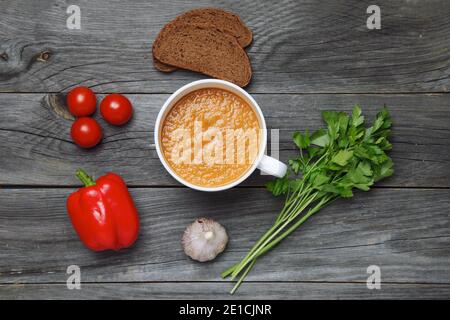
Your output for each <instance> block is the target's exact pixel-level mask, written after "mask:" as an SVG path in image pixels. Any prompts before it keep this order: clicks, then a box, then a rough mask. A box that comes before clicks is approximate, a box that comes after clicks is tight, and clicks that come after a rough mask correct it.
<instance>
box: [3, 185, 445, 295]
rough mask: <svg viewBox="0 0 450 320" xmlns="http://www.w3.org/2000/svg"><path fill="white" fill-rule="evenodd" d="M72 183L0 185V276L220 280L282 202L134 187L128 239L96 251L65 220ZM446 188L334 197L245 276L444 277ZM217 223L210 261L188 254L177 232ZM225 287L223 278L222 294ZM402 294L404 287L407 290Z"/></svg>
mask: <svg viewBox="0 0 450 320" xmlns="http://www.w3.org/2000/svg"><path fill="white" fill-rule="evenodd" d="M70 192H72V189H71V188H59V189H34V188H32V189H0V283H3V284H8V283H65V281H66V280H67V274H66V269H67V267H68V266H69V265H72V264H75V265H78V266H80V268H81V273H82V281H84V282H141V281H152V282H153V281H158V282H162V281H185V282H186V281H219V280H220V276H219V274H220V273H221V272H222V271H223V270H225V269H226V268H228V267H229V266H231V265H232V264H234V263H236V262H238V261H239V260H240V259H242V257H243V256H244V255H245V253H246V252H247V250H248V249H249V248H250V246H251V245H252V244H253V243H254V242H255V241H256V240H257V239H258V238H259V237H260V236H261V235H262V234H263V233H264V231H266V230H267V229H268V228H269V227H270V225H271V224H272V222H273V220H274V218H275V216H276V213H277V211H278V210H279V209H280V206H281V200H282V199H276V198H274V197H272V196H271V195H270V194H269V193H268V192H267V191H265V190H262V189H259V188H242V189H233V190H229V191H225V192H221V193H213V194H210V193H202V192H197V191H193V190H190V189H186V188H137V189H132V190H131V193H132V195H133V197H134V199H135V202H136V205H137V208H138V210H139V212H140V217H141V231H140V237H139V239H138V242H137V243H136V245H135V246H134V247H132V248H130V249H128V250H124V251H121V252H118V253H114V252H101V253H94V252H92V251H89V250H88V249H86V248H85V247H84V246H83V245H82V243H81V242H80V241H79V239H78V237H77V235H76V234H75V232H74V230H73V229H72V227H71V225H70V222H69V219H68V217H67V213H66V208H65V200H66V198H67V196H68V194H69V193H70ZM449 206H450V190H444V189H443V190H427V189H406V190H405V189H389V188H386V189H375V190H372V191H370V192H368V193H363V192H359V193H358V194H357V195H356V196H355V197H354V198H352V199H349V200H340V201H338V202H335V203H334V204H332V205H330V206H329V207H327V208H326V209H324V210H322V211H321V212H320V213H318V214H317V215H316V216H314V217H312V218H311V219H310V220H309V221H308V222H307V223H306V224H304V225H303V226H302V227H301V228H300V229H299V230H298V231H297V232H295V233H294V234H292V235H291V236H290V237H289V238H288V239H286V240H285V241H284V242H282V243H281V244H280V245H279V246H278V247H277V248H276V250H275V251H273V252H270V253H269V254H267V255H266V256H264V257H262V258H261V259H260V261H259V263H257V264H256V265H255V267H254V269H253V270H252V272H251V273H250V275H249V277H248V280H249V281H319V282H355V281H357V282H365V281H366V279H367V277H368V275H367V272H366V270H367V267H368V266H370V265H378V266H380V268H381V272H382V281H383V282H386V283H389V282H393V283H398V282H400V283H405V282H406V283H432V284H448V282H449V281H448V280H449V279H450V269H449V268H448V262H449V261H450V250H449V249H448V248H449V246H450V236H449V234H450V219H449ZM201 216H208V217H212V218H214V219H216V220H217V221H219V222H220V223H221V224H223V226H225V228H227V231H228V233H229V236H230V242H229V245H228V248H227V250H226V251H225V252H224V253H223V254H222V255H220V256H219V257H218V258H217V259H216V260H215V261H214V262H211V263H204V264H201V263H198V262H194V261H192V260H190V259H189V258H187V257H186V256H185V255H184V253H183V251H182V248H181V245H180V239H181V236H182V233H183V231H184V228H185V227H186V226H187V225H188V224H189V223H190V222H192V221H193V220H194V219H195V218H197V217H201ZM229 287H230V284H229V283H228V284H226V283H224V284H223V288H224V291H226V290H227V289H229ZM405 296H407V293H406V292H405Z"/></svg>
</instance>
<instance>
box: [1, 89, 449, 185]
mask: <svg viewBox="0 0 450 320" xmlns="http://www.w3.org/2000/svg"><path fill="white" fill-rule="evenodd" d="M101 97H102V96H100V98H101ZM128 97H129V98H130V99H131V101H132V102H133V104H134V107H135V116H134V119H133V121H132V122H131V123H130V124H128V125H126V126H124V127H119V128H118V127H113V126H110V125H107V124H104V122H103V120H102V119H100V120H99V121H100V122H101V123H102V125H103V129H104V131H105V137H104V139H103V142H102V144H101V145H100V146H98V147H97V148H95V149H93V150H82V149H80V148H78V147H77V146H76V145H74V144H73V142H72V141H71V138H70V126H71V124H72V122H71V121H68V120H65V119H63V118H61V117H59V116H58V115H56V114H55V113H54V112H53V111H52V110H51V109H49V107H48V105H46V104H45V103H43V101H44V94H1V95H0V109H1V110H2V115H1V117H0V154H1V157H0V184H4V185H35V186H40V185H53V186H67V185H71V186H73V185H78V181H77V180H76V178H75V177H74V176H73V173H74V172H75V170H76V169H77V168H79V167H80V166H82V167H83V168H85V169H86V170H87V171H89V172H90V173H91V174H93V175H94V176H99V175H101V174H103V173H104V172H105V171H106V170H111V171H115V172H118V173H120V174H121V175H123V177H124V178H125V180H126V181H127V183H128V184H129V185H134V186H178V185H179V184H178V182H176V181H175V180H174V179H173V178H172V177H170V175H169V174H168V173H167V172H166V171H165V170H164V168H163V166H162V165H161V163H160V161H159V159H158V156H157V154H156V150H155V148H154V146H153V142H154V141H153V129H154V124H155V119H156V116H157V114H158V112H159V109H160V108H161V106H162V104H163V103H164V101H165V99H167V97H168V95H159V94H155V95H153V94H151V95H145V94H138V95H134V94H133V95H128ZM255 99H256V100H257V101H258V102H259V104H260V106H261V108H262V110H263V112H264V114H265V116H266V120H267V125H268V127H269V128H271V129H279V130H280V132H279V133H280V149H281V151H280V156H281V159H282V160H284V161H285V160H287V159H288V158H289V157H292V156H293V155H294V153H295V152H297V151H295V147H294V144H293V143H292V140H291V136H292V133H293V132H294V131H295V130H305V129H307V128H310V129H313V130H314V129H316V128H319V127H321V126H323V123H322V119H321V116H320V111H322V110H326V109H334V110H344V111H350V110H351V108H352V106H353V105H354V104H360V105H361V106H362V107H363V111H364V114H366V115H367V118H368V120H370V121H372V120H373V118H374V115H375V113H376V112H377V111H378V110H380V108H381V106H382V105H383V104H386V105H388V106H389V108H390V110H391V112H392V117H393V121H394V127H393V134H392V141H393V150H392V152H391V156H392V158H393V159H394V162H395V175H394V177H392V178H390V179H387V180H386V181H383V182H382V183H381V185H383V186H395V187H450V112H449V107H450V101H449V99H450V96H449V95H448V94H414V95H408V94H399V95H397V94H396V95H392V94H387V95H385V94H372V95H367V94H366V95H354V94H349V95H347V94H342V95H341V94H340V95H322V94H319V95H315V94H314V95H309V94H307V95H290V94H289V95H285V94H256V95H255ZM97 118H100V116H99V115H97ZM269 151H270V150H269ZM268 179H269V177H267V176H261V175H259V173H255V174H254V175H253V176H252V177H251V178H250V179H249V180H248V181H246V182H245V183H244V185H253V186H255V185H258V186H260V185H263V184H264V182H266V181H268Z"/></svg>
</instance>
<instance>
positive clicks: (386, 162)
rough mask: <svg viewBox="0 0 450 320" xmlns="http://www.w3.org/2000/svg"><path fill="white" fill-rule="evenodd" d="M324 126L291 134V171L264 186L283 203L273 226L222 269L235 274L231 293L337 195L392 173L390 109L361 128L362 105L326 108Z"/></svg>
mask: <svg viewBox="0 0 450 320" xmlns="http://www.w3.org/2000/svg"><path fill="white" fill-rule="evenodd" d="M322 117H323V120H324V121H325V123H326V124H327V129H320V130H317V131H315V132H314V133H312V134H309V131H306V132H304V133H300V132H295V133H294V135H293V140H294V143H295V144H296V145H297V147H298V148H299V150H300V152H299V156H298V157H296V158H294V159H291V160H289V166H290V170H289V171H288V173H287V174H286V176H285V177H283V178H278V179H275V180H274V181H271V182H269V183H268V184H267V189H268V190H269V191H271V192H272V193H273V194H274V195H275V196H279V195H285V196H286V201H285V203H284V207H283V209H282V210H281V212H280V214H279V215H278V217H277V218H276V220H275V223H274V225H273V226H272V227H271V228H270V229H269V230H268V231H267V232H266V233H265V234H264V235H263V236H262V237H261V238H260V239H259V240H258V241H257V242H256V244H255V245H254V246H253V248H252V249H251V250H250V251H249V252H248V254H247V255H246V256H245V258H244V259H242V261H241V262H239V263H237V264H236V265H234V266H232V267H231V268H229V269H227V270H226V271H224V272H223V273H222V277H223V278H226V277H228V276H231V279H232V280H234V279H235V278H236V277H238V276H240V277H239V280H238V281H237V283H236V285H235V286H234V288H233V290H232V291H231V293H232V294H233V293H234V292H235V291H236V290H237V288H238V287H239V286H240V284H241V283H242V281H243V280H244V278H245V277H246V276H247V274H248V272H249V271H250V269H251V268H252V267H253V265H254V263H255V261H256V260H257V259H258V258H259V257H260V256H261V255H263V254H264V253H266V252H267V251H269V250H270V249H271V248H273V247H274V246H275V245H277V244H278V243H279V242H280V241H281V240H283V239H284V238H285V237H286V236H288V235H289V234H291V233H292V232H293V231H294V230H296V229H297V228H298V227H299V226H300V225H301V224H302V223H303V222H305V221H306V220H307V219H308V218H309V217H310V216H312V215H313V214H314V213H316V212H317V211H319V210H320V209H322V208H323V207H325V206H326V205H327V204H329V203H330V202H332V201H333V200H335V199H338V198H341V197H342V198H349V197H352V196H353V189H354V188H356V189H360V190H363V191H368V190H369V189H370V187H371V186H372V185H373V184H374V183H375V182H376V181H378V180H381V179H383V178H385V177H389V176H391V175H392V174H393V172H394V170H393V162H392V160H391V158H389V157H388V156H387V154H386V151H387V150H390V149H391V147H392V146H391V144H390V142H389V140H388V137H389V134H390V127H391V124H392V122H391V119H390V116H389V112H388V110H387V109H386V108H383V109H382V110H381V111H380V112H379V113H378V114H377V117H376V119H375V121H374V123H373V125H372V126H371V127H369V128H365V126H364V116H362V115H361V108H360V107H359V106H355V107H354V108H353V111H352V113H351V115H348V114H347V113H345V112H336V111H324V112H322Z"/></svg>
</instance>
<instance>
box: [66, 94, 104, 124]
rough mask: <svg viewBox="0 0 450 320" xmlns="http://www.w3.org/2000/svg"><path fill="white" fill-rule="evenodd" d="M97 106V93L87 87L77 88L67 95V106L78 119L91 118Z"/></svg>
mask: <svg viewBox="0 0 450 320" xmlns="http://www.w3.org/2000/svg"><path fill="white" fill-rule="evenodd" d="M96 105H97V98H96V97H95V93H94V92H93V91H92V90H91V89H89V88H87V87H76V88H75V89H72V90H70V91H69V93H68V94H67V106H68V107H69V111H70V113H71V114H73V115H74V116H76V117H86V116H90V115H91V114H93V113H94V112H95V108H96Z"/></svg>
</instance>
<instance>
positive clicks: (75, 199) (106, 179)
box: [67, 170, 139, 251]
mask: <svg viewBox="0 0 450 320" xmlns="http://www.w3.org/2000/svg"><path fill="white" fill-rule="evenodd" d="M76 176H77V177H78V178H79V179H80V180H81V182H83V183H84V185H85V187H84V188H80V189H79V190H77V191H75V192H73V193H72V194H71V195H70V196H69V197H68V198H67V211H68V213H69V216H70V220H71V221H72V225H73V227H74V228H75V230H76V232H77V233H78V236H79V237H80V239H81V241H83V243H84V244H85V245H86V246H87V247H88V248H89V249H92V250H94V251H102V250H107V249H112V250H119V249H121V248H126V247H129V246H131V245H132V244H133V243H134V242H135V241H136V239H137V236H138V232H139V217H138V214H137V210H136V207H135V206H134V203H133V199H132V198H131V195H130V193H129V192H128V189H127V186H126V184H125V182H124V181H123V180H122V178H121V177H120V176H118V175H117V174H114V173H108V174H106V175H104V176H102V177H100V178H98V179H97V181H96V182H94V180H93V179H92V178H91V177H89V176H88V175H87V174H86V172H84V171H83V170H78V171H77V172H76Z"/></svg>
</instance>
